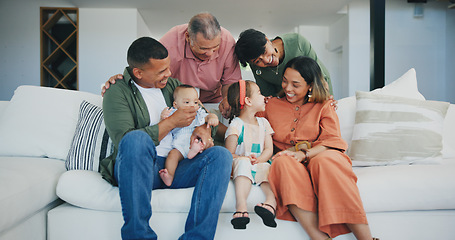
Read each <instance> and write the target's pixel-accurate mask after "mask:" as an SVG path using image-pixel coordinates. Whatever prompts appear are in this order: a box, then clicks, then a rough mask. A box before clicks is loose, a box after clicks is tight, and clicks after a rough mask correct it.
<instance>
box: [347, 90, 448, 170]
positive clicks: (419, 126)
mask: <svg viewBox="0 0 455 240" xmlns="http://www.w3.org/2000/svg"><path fill="white" fill-rule="evenodd" d="M356 99H357V107H356V116H355V125H354V130H353V136H352V143H351V147H350V149H349V151H348V154H349V156H350V157H351V159H352V162H353V166H375V165H393V164H411V163H418V162H428V161H434V160H435V159H436V160H437V159H440V158H441V150H442V131H443V129H442V128H443V122H444V118H445V115H446V113H447V109H448V107H449V105H450V104H449V103H446V102H437V101H425V100H417V99H410V98H403V97H396V96H389V95H382V94H381V95H380V94H375V93H371V92H357V93H356Z"/></svg>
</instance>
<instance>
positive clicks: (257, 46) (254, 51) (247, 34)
mask: <svg viewBox="0 0 455 240" xmlns="http://www.w3.org/2000/svg"><path fill="white" fill-rule="evenodd" d="M266 43H267V39H266V37H265V34H264V33H262V32H260V31H258V30H255V29H248V30H245V31H243V32H242V33H240V36H239V40H238V41H237V43H236V44H235V50H234V52H235V54H236V55H237V58H238V59H239V61H240V63H241V64H242V66H243V67H246V66H247V63H248V61H250V60H252V59H255V58H258V57H259V56H261V55H262V54H263V53H264V52H265V44H266Z"/></svg>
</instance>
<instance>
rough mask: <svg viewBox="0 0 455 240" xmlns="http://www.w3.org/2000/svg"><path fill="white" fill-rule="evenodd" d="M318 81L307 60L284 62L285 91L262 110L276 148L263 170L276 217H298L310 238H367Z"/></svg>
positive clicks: (347, 164)
mask: <svg viewBox="0 0 455 240" xmlns="http://www.w3.org/2000/svg"><path fill="white" fill-rule="evenodd" d="M323 81H324V78H323V76H322V73H321V69H320V68H319V66H318V64H317V63H316V62H315V61H314V60H313V59H311V58H307V57H297V58H294V59H293V60H291V61H290V62H289V63H288V64H287V65H286V66H285V72H284V75H283V81H282V87H283V90H284V93H285V95H284V96H283V97H281V98H271V99H269V100H268V103H267V106H266V110H265V112H264V115H265V117H266V118H267V119H268V120H269V122H270V124H271V126H272V128H273V129H274V131H275V134H274V135H273V143H274V145H275V147H276V148H278V151H280V152H278V153H277V154H276V155H275V156H274V157H273V163H272V166H271V169H270V173H269V182H270V185H271V187H272V190H273V192H274V194H275V196H276V200H277V203H278V205H277V210H276V216H277V218H278V219H282V220H290V221H298V222H299V223H300V225H301V226H302V227H303V228H304V230H305V231H306V232H307V234H308V235H309V236H310V238H311V239H313V240H318V239H330V238H334V237H336V236H338V235H341V234H346V233H349V232H353V233H354V235H355V237H356V238H357V239H369V240H371V239H372V237H371V232H370V228H369V226H368V222H367V218H366V214H365V211H364V209H363V204H362V200H361V199H360V195H359V190H358V188H357V184H356V183H357V177H356V175H355V174H354V172H353V171H352V165H351V164H352V163H351V160H350V159H349V157H348V156H347V155H346V154H345V153H344V151H345V150H346V149H347V147H348V146H347V144H346V142H345V141H344V140H343V139H342V138H341V135H340V126H339V122H338V117H337V114H336V112H335V109H334V107H333V106H331V101H330V100H327V99H328V96H329V93H328V91H327V89H326V88H325V87H324V85H323ZM307 142H308V145H311V148H309V149H308V145H307ZM302 143H305V144H302Z"/></svg>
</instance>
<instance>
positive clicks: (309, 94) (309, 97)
mask: <svg viewBox="0 0 455 240" xmlns="http://www.w3.org/2000/svg"><path fill="white" fill-rule="evenodd" d="M308 102H313V90H312V89H310V90H308Z"/></svg>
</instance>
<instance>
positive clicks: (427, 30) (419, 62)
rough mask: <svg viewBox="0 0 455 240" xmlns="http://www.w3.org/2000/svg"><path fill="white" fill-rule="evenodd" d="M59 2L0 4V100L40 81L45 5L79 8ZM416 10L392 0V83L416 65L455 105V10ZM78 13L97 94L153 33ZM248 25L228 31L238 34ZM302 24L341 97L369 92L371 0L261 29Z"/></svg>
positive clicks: (424, 85) (123, 19)
mask: <svg viewBox="0 0 455 240" xmlns="http://www.w3.org/2000/svg"><path fill="white" fill-rule="evenodd" d="M58 2H59V3H56V1H52V2H51V1H40V0H37V1H28V2H27V4H25V5H24V4H23V3H22V2H21V1H0V30H1V34H0V100H9V99H10V98H11V97H12V95H13V92H14V90H15V89H16V88H17V87H18V86H20V85H24V84H27V85H36V86H39V85H40V67H39V65H40V50H39V49H40V33H39V7H40V6H52V7H74V6H73V5H72V4H71V3H69V0H68V1H65V0H59V1H58ZM413 7H414V6H413V4H409V3H407V2H406V1H403V0H388V1H387V2H386V56H385V57H386V63H385V71H386V72H385V78H386V79H385V81H386V84H387V83H390V82H391V81H393V80H395V79H396V78H398V77H399V76H401V75H402V74H403V73H405V72H406V71H407V70H408V69H409V68H411V67H414V68H416V71H417V79H418V84H419V90H420V91H421V92H422V94H423V95H424V96H425V97H426V98H427V99H432V100H444V101H450V102H451V103H455V93H454V92H455V10H453V9H451V10H448V9H447V2H444V1H429V2H428V3H427V4H424V17H423V18H421V19H416V18H413V16H412V13H413ZM79 11H80V12H79V19H80V23H79V31H80V32H79V88H80V90H83V91H89V92H93V93H99V89H100V85H101V84H102V83H103V82H105V81H106V80H107V79H108V77H110V76H112V75H113V74H116V73H121V72H122V71H123V68H124V67H125V65H126V60H125V58H126V49H127V48H128V46H129V45H130V44H131V42H132V41H133V40H134V39H135V38H136V37H139V36H150V35H151V36H154V35H153V34H152V32H151V31H150V30H149V27H147V26H145V23H144V22H143V20H142V17H141V16H140V14H138V12H137V10H135V9H84V8H81V9H80V10H79ZM244 28H246V27H245V26H239V27H238V28H232V29H229V30H231V32H232V33H233V35H234V38H237V37H238V33H239V32H240V31H242V30H244ZM296 28H297V29H300V30H299V31H301V32H302V35H304V36H305V37H307V38H308V39H310V41H311V43H312V45H313V46H314V47H315V48H317V53H318V55H320V57H321V59H322V60H323V61H324V63H325V64H326V66H327V67H328V68H329V70H330V72H331V76H332V79H334V80H333V82H334V86H335V93H334V94H335V98H336V99H340V98H342V97H346V96H352V95H354V94H355V91H356V90H365V91H367V90H369V2H368V1H365V0H355V1H352V2H351V3H350V4H349V6H348V14H347V15H346V16H345V17H343V18H342V19H340V20H339V21H338V22H337V23H335V24H333V25H332V26H329V28H328V30H326V29H325V27H313V26H290V29H278V30H273V29H266V27H263V29H260V30H262V31H264V32H265V33H266V35H268V36H269V37H271V38H273V37H275V36H276V35H279V34H282V33H286V32H292V31H293V29H296ZM309 32H311V34H307V33H309ZM327 35H328V36H327ZM154 37H156V38H160V37H161V36H154ZM325 43H328V45H327V47H328V49H329V50H330V51H329V52H327V50H326V46H325ZM322 56H324V57H322ZM327 56H328V57H327ZM326 58H328V59H326ZM249 74H251V73H249ZM246 75H248V73H247V74H246ZM247 78H248V77H247Z"/></svg>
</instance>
